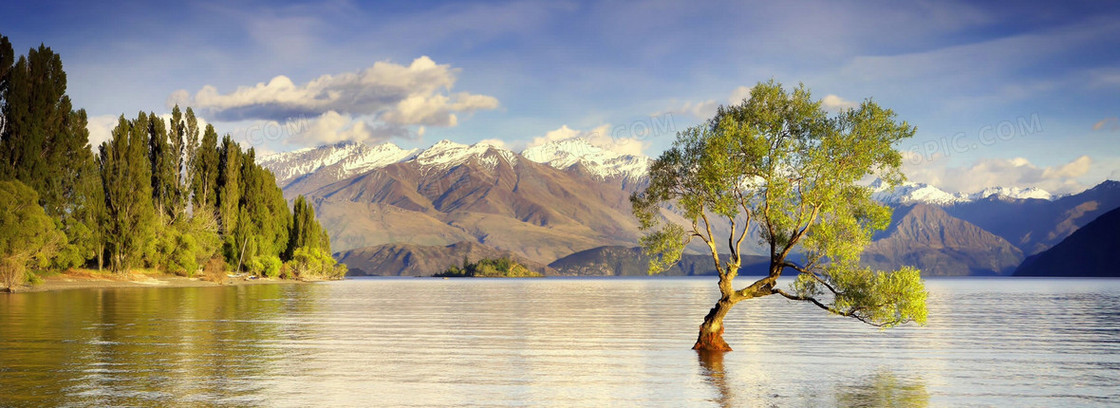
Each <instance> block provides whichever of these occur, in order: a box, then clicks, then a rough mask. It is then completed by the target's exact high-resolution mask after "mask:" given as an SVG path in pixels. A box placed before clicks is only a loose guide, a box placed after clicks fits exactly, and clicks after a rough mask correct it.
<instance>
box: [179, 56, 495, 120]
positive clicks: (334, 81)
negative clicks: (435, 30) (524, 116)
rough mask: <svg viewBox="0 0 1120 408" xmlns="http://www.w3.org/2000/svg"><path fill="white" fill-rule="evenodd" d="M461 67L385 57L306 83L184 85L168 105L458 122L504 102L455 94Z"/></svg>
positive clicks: (245, 115) (254, 113)
mask: <svg viewBox="0 0 1120 408" xmlns="http://www.w3.org/2000/svg"><path fill="white" fill-rule="evenodd" d="M458 72H459V69H456V68H451V67H450V66H449V65H439V64H436V63H435V61H432V59H431V58H428V57H426V56H424V57H420V58H417V59H415V60H413V61H412V63H411V64H409V65H408V66H404V65H399V64H395V63H392V62H386V61H380V62H377V63H374V64H373V66H372V67H369V68H366V69H364V70H362V71H358V72H346V73H342V74H336V75H323V76H320V77H318V78H315V79H313V80H311V81H308V82H307V83H304V84H296V83H295V82H293V81H292V80H291V79H290V78H288V77H286V76H283V75H280V76H276V77H274V78H272V80H270V81H268V82H267V83H264V82H261V83H257V84H256V85H254V86H242V87H238V88H237V89H236V90H234V91H232V92H229V93H224V94H223V93H221V92H219V91H218V89H217V88H215V87H213V86H210V85H206V86H203V87H202V89H200V90H199V91H198V92H197V93H195V94H194V95H193V96H191V95H190V93H189V92H187V91H186V90H178V91H175V92H174V93H172V94H171V96H170V97H169V98H168V105H172V104H176V103H177V104H180V105H189V106H194V107H195V108H196V109H199V110H204V111H206V112H208V113H209V116H211V117H213V118H214V119H218V120H224V121H235V120H244V119H264V120H272V121H283V120H288V119H290V118H293V117H301V116H302V117H306V116H319V115H325V114H327V113H329V112H334V113H335V114H336V115H339V116H344V115H350V116H370V117H373V118H375V119H376V120H377V121H380V122H385V123H387V124H392V125H400V126H407V125H427V126H455V125H456V124H458V117H457V116H456V113H471V112H475V111H479V110H488V109H495V108H497V107H498V100H497V99H496V98H494V97H492V96H488V95H478V94H471V93H468V92H457V93H451V92H450V91H451V88H452V87H453V86H454V85H455V81H456V79H457V78H456V76H457V74H458ZM351 126H355V127H359V126H362V125H360V124H357V123H354V124H352V125H351ZM359 132H360V131H359Z"/></svg>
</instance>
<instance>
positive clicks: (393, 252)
mask: <svg viewBox="0 0 1120 408" xmlns="http://www.w3.org/2000/svg"><path fill="white" fill-rule="evenodd" d="M504 257H509V258H511V259H513V260H514V261H516V262H517V263H519V264H522V265H524V266H525V267H527V268H529V269H530V270H532V271H535V272H538V273H541V274H547V275H552V274H555V273H556V272H555V271H553V270H552V269H550V268H549V267H548V266H545V265H543V264H540V263H536V262H532V261H529V260H527V259H524V258H522V257H519V256H516V255H514V254H511V253H510V252H509V251H500V250H497V249H494V248H490V247H487V246H485V245H481V244H477V243H474V242H457V243H454V244H451V245H447V246H423V245H411V244H387V245H379V246H375V247H367V248H359V249H352V250H349V251H343V252H340V253H338V254H336V255H335V258H337V259H338V261H339V262H341V263H344V264H346V265H347V266H348V267H349V268H350V275H351V276H431V275H433V274H436V273H440V272H444V271H446V270H447V269H448V268H450V267H452V266H459V265H462V264H463V260H464V259H466V260H467V261H468V262H478V261H479V260H481V259H498V258H504Z"/></svg>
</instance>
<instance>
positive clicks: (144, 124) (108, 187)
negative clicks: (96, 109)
mask: <svg viewBox="0 0 1120 408" xmlns="http://www.w3.org/2000/svg"><path fill="white" fill-rule="evenodd" d="M148 119H149V117H148V115H147V114H145V113H143V112H140V114H139V115H138V117H137V118H136V120H134V121H131V122H130V121H128V120H126V119H125V118H124V116H123V115H122V116H121V117H120V119H119V120H118V123H117V127H116V128H114V129H113V137H112V140H109V141H107V142H105V143H103V144H101V147H100V156H99V160H98V166H99V170H100V172H101V183H102V184H101V185H102V188H103V190H104V193H105V216H106V218H105V238H106V239H105V243H106V246H107V249H108V252H109V254H110V264H111V265H112V269H113V271H116V272H122V271H127V270H128V269H129V268H131V267H132V265H135V264H136V263H137V262H139V261H140V256H141V254H142V249H143V247H144V245H145V244H146V243H148V242H150V241H151V239H152V235H153V232H154V227H155V225H156V222H157V219H156V216H155V209H154V207H153V205H152V174H151V161H150V160H149V156H148V145H149V140H148V132H149V126H150V124H149V123H148Z"/></svg>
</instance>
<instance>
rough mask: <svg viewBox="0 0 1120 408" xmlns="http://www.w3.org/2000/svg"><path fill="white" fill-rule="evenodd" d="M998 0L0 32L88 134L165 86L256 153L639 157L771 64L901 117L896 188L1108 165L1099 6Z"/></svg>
mask: <svg viewBox="0 0 1120 408" xmlns="http://www.w3.org/2000/svg"><path fill="white" fill-rule="evenodd" d="M1006 3H1007V2H998V1H997V2H967V3H958V2H952V1H931V2H922V1H915V2H887V1H877V2H845V1H791V2H743V1H735V2H696V1H688V2H685V1H674V2H656V1H655V2H621V1H620V2H562V1H544V2H533V1H527V2H423V1H417V2H402V3H372V2H370V3H366V2H347V1H338V2H316V3H304V2H271V1H269V2H264V1H261V2H255V1H244V2H243V1H229V0H226V1H218V2H190V1H185V2H177V3H175V4H172V5H166V4H150V3H148V2H117V3H111V4H110V3H106V4H101V3H98V2H81V1H76V2H51V1H42V2H28V1H14V2H4V3H3V4H0V33H2V34H4V35H7V36H8V37H9V38H10V39H11V40H12V42H13V44H14V45H15V47H16V48H17V51H19V52H21V53H23V52H26V50H27V49H28V48H30V47H33V46H37V45H38V44H39V43H40V42H42V43H46V44H47V45H48V46H50V47H52V48H53V49H54V50H55V51H57V52H59V53H60V54H61V55H62V57H63V62H64V64H65V68H66V71H67V73H68V79H69V93H70V95H71V97H72V98H73V100H74V104H75V106H80V107H84V108H86V109H87V111H88V112H89V114H90V115H91V116H92V117H94V120H93V121H92V122H93V123H91V132H92V134H93V136H92V137H93V138H94V139H97V138H101V137H104V135H105V134H107V127H108V126H111V125H110V124H111V123H113V118H115V117H116V116H117V115H120V114H122V113H125V114H126V115H128V116H133V115H135V113H136V112H137V111H140V110H144V111H155V112H157V113H160V112H166V111H168V103H169V102H182V103H187V104H190V105H191V106H194V107H195V108H196V110H198V111H199V112H201V116H203V118H204V119H205V120H207V121H208V122H210V123H213V124H215V126H216V127H217V128H218V130H219V131H220V132H222V133H231V134H233V135H234V136H235V137H238V138H239V140H241V141H242V144H245V145H252V146H255V147H257V148H258V149H259V150H260V151H262V152H266V153H267V152H276V151H287V150H293V149H298V148H301V147H306V146H311V145H315V144H319V143H327V142H334V141H340V140H362V141H365V142H367V143H380V142H383V141H391V142H393V143H396V144H398V145H401V146H402V147H426V146H429V145H431V144H433V143H435V142H436V141H438V140H440V139H451V140H455V141H458V142H462V143H474V142H477V141H481V140H500V141H502V142H503V143H505V144H507V145H508V146H510V147H511V148H514V149H519V148H523V147H525V146H528V145H532V144H534V143H541V142H543V141H546V140H553V139H558V138H565V137H573V136H583V137H587V138H589V139H592V140H594V141H595V143H598V144H600V145H603V146H606V147H612V148H616V149H619V150H622V151H627V152H642V153H644V154H648V155H651V156H656V155H657V154H658V153H659V152H660V151H662V150H663V149H665V147H667V146H668V145H669V144H670V143H671V142H672V140H673V137H674V135H675V132H676V131H678V130H683V129H684V128H686V127H688V126H691V125H694V124H696V123H698V122H700V121H701V120H703V119H704V118H706V117H708V116H709V115H710V114H711V112H712V111H713V110H714V107H715V106H716V105H717V104H726V103H728V102H729V101H730V100H732V99H733V98H742V97H745V96H746V95H749V92H748V90H749V87H750V86H751V85H753V84H755V83H757V82H759V81H765V80H768V79H770V78H774V79H776V80H778V81H780V82H783V83H785V84H786V85H793V84H796V83H798V82H803V83H804V84H805V85H806V86H807V87H809V88H810V89H812V91H813V93H814V95H815V96H817V97H819V98H824V99H825V101H826V105H828V106H830V107H832V108H833V109H839V108H842V107H844V106H848V105H850V104H851V103H853V102H858V101H860V100H863V99H865V98H869V97H871V98H874V100H875V101H876V102H878V103H880V104H881V105H884V106H886V107H889V108H892V109H894V110H895V111H896V112H897V113H898V115H899V118H900V119H903V120H906V121H908V122H910V123H912V124H914V125H916V126H917V127H918V134H917V136H916V137H915V138H914V139H913V140H911V141H909V142H907V143H906V144H905V145H903V146H901V148H902V149H903V150H904V151H906V152H907V157H908V160H907V172H908V174H909V175H910V178H911V179H912V180H914V181H919V182H928V183H931V184H934V185H937V186H939V187H942V188H944V189H946V190H949V191H965V192H974V191H976V190H979V189H980V188H983V187H986V186H992V185H1003V186H1017V187H1040V188H1043V189H1046V190H1049V191H1052V192H1058V193H1068V192H1074V191H1078V190H1080V189H1082V188H1085V187H1088V186H1092V185H1094V184H1096V183H1098V182H1100V181H1102V180H1104V179H1109V178H1111V179H1118V178H1120V120H1118V119H1117V117H1118V116H1120V5H1117V4H1116V3H1112V2H1098V1H1087V2H1077V1H1069V2H1046V1H1036V2H1021V3H1018V4H1006ZM278 77H280V78H278Z"/></svg>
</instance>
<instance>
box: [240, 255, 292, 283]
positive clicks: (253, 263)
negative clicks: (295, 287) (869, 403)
mask: <svg viewBox="0 0 1120 408" xmlns="http://www.w3.org/2000/svg"><path fill="white" fill-rule="evenodd" d="M245 266H246V269H248V271H249V273H252V274H253V275H256V276H260V277H267V278H275V277H278V276H280V267H281V266H283V262H282V261H280V257H278V256H275V255H264V256H254V257H253V258H252V259H250V260H249V261H248V262H247V263H246V264H245Z"/></svg>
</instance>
